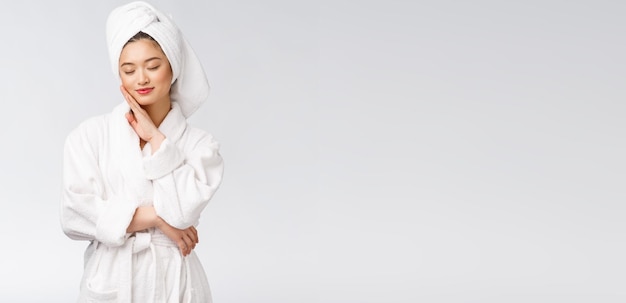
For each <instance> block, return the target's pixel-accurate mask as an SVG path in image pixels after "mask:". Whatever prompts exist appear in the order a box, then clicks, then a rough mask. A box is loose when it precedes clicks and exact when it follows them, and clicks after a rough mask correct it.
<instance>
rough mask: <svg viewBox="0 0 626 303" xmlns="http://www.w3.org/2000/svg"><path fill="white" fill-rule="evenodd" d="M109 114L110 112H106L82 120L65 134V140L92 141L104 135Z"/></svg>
mask: <svg viewBox="0 0 626 303" xmlns="http://www.w3.org/2000/svg"><path fill="white" fill-rule="evenodd" d="M110 115H111V114H110V113H107V114H102V115H98V116H93V117H89V118H87V119H85V120H83V121H82V122H80V123H79V124H78V125H77V126H76V127H75V128H74V129H73V130H72V131H70V133H69V134H68V135H67V139H66V141H77V140H89V141H93V140H95V139H97V138H98V137H100V136H102V135H104V134H105V132H106V125H107V123H108V120H109V117H110Z"/></svg>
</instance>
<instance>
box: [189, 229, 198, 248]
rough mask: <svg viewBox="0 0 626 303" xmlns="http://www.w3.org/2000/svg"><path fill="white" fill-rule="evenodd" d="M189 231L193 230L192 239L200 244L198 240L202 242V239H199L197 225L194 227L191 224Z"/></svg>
mask: <svg viewBox="0 0 626 303" xmlns="http://www.w3.org/2000/svg"><path fill="white" fill-rule="evenodd" d="M189 231H191V239H192V240H193V241H194V242H195V243H196V244H198V242H200V241H199V239H198V231H197V230H196V228H195V227H193V226H191V227H189Z"/></svg>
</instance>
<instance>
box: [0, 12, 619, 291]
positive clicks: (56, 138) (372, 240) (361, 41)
mask: <svg viewBox="0 0 626 303" xmlns="http://www.w3.org/2000/svg"><path fill="white" fill-rule="evenodd" d="M325 2H328V3H325ZM409 2H411V1H384V2H383V1H381V2H380V3H376V2H373V1H322V2H317V1H311V2H301V3H298V2H297V1H251V0H246V1H243V0H242V1H153V2H152V3H153V4H154V5H155V6H157V7H158V8H160V9H162V10H163V11H166V12H169V13H171V14H172V15H173V17H174V19H175V21H176V22H177V23H178V24H179V26H180V27H181V29H182V31H183V32H184V33H185V35H186V37H187V38H188V40H189V41H190V42H191V44H192V45H193V46H194V48H195V50H196V52H197V53H198V54H199V56H200V59H201V61H202V62H203V64H204V65H205V69H206V71H207V75H208V77H209V80H210V82H211V84H212V87H213V91H212V95H211V98H210V99H209V101H208V102H207V103H206V104H205V105H204V106H203V107H202V108H201V109H200V110H199V111H198V112H197V113H196V115H195V116H193V117H192V119H191V122H192V124H194V125H196V126H198V127H201V128H203V129H206V130H208V131H209V132H211V133H213V134H214V135H215V137H216V138H217V139H218V140H219V141H220V142H221V143H222V150H221V152H222V155H223V157H224V159H225V163H226V171H225V176H224V183H223V185H222V187H221V189H220V190H219V191H218V193H217V195H216V196H215V198H214V199H213V200H212V201H211V203H210V204H209V206H208V207H207V209H206V211H205V212H204V214H203V217H202V221H201V225H200V227H199V231H200V237H201V238H200V241H201V243H200V246H199V247H197V248H196V252H197V253H198V254H199V256H200V259H201V260H202V262H203V264H204V266H205V270H206V272H207V275H208V278H209V281H210V283H211V287H212V291H213V296H214V301H215V302H216V303H226V302H244V303H248V302H268V303H269V302H303V303H307V302H337V303H340V302H594V303H595V302H624V301H626V261H625V256H626V228H625V227H626V220H625V219H624V218H625V215H626V204H625V203H624V202H626V199H625V198H626V192H625V190H624V184H625V181H626V162H625V161H624V155H625V152H626V144H625V140H624V138H625V135H626V134H625V131H626V128H625V126H626V120H625V119H624V117H625V114H626V103H625V102H624V96H625V93H626V91H625V87H626V86H625V85H624V80H626V77H625V76H626V75H625V73H626V72H625V71H626V64H625V63H626V62H625V61H626V59H625V58H626V57H625V56H624V54H626V52H625V51H626V43H625V41H626V40H625V39H624V37H625V34H626V19H625V18H624V16H625V15H626V3H624V2H621V1H554V0H550V1H412V4H407V3H409ZM123 3H125V1H106V2H105V1H101V2H96V1H93V2H92V1H77V0H75V1H68V0H64V1H61V0H59V1H43V0H39V1H19V2H17V1H15V2H11V3H10V4H3V6H2V9H0V37H1V38H2V44H1V45H2V46H1V48H0V51H1V53H2V56H0V71H1V73H0V77H1V78H0V80H1V81H0V83H1V84H0V85H1V86H0V87H1V88H2V89H0V102H1V105H2V107H1V109H0V142H2V144H1V146H0V156H1V157H0V201H1V202H2V212H0V232H1V235H2V239H1V242H2V252H1V253H0V256H1V258H0V268H1V269H2V270H1V273H0V285H2V287H1V290H0V301H2V302H72V301H74V300H75V298H76V296H77V293H78V285H79V281H80V276H81V273H82V253H83V250H84V248H85V246H86V243H84V242H77V241H72V240H70V239H69V238H67V237H65V236H64V235H63V233H62V232H61V228H60V224H59V217H58V208H59V199H60V192H61V188H60V187H61V182H60V180H61V165H62V163H61V159H62V148H63V141H64V138H65V136H66V135H67V134H68V132H69V131H70V130H71V129H72V128H74V127H75V126H76V125H78V123H80V121H82V120H84V119H86V118H88V117H91V116H94V115H99V114H103V113H106V112H109V111H110V110H111V109H112V108H113V107H114V106H115V105H116V104H118V103H119V102H122V98H121V97H120V96H119V93H118V90H117V87H118V80H117V78H116V77H115V75H113V74H112V72H111V68H110V65H109V62H108V56H107V48H106V43H105V32H104V27H105V21H106V17H107V15H108V13H109V12H110V11H111V10H112V9H113V8H114V7H116V6H118V5H120V4H123Z"/></svg>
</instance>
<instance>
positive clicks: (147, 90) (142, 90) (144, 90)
mask: <svg viewBox="0 0 626 303" xmlns="http://www.w3.org/2000/svg"><path fill="white" fill-rule="evenodd" d="M153 89H154V87H147V88H140V89H137V90H135V91H136V92H137V93H138V94H140V95H147V94H149V93H150V92H151V91H152V90H153Z"/></svg>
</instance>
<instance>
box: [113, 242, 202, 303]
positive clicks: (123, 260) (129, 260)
mask: <svg viewBox="0 0 626 303" xmlns="http://www.w3.org/2000/svg"><path fill="white" fill-rule="evenodd" d="M155 245H157V246H168V247H174V248H176V249H178V246H177V245H176V244H175V243H174V242H172V241H171V240H170V239H169V238H168V237H167V236H166V235H164V234H163V233H160V232H135V233H134V234H133V235H132V236H130V237H129V238H128V239H127V240H126V242H125V243H124V245H123V246H122V247H121V250H120V263H119V266H120V280H119V283H120V284H119V292H118V295H119V296H118V298H119V302H131V301H132V288H133V255H134V254H136V253H139V252H142V251H144V250H146V249H150V252H151V253H152V270H149V271H148V272H149V275H148V277H147V281H145V282H146V283H152V285H151V286H152V289H153V290H154V294H153V296H152V298H154V301H149V302H166V300H167V298H166V296H165V294H164V293H163V291H164V290H165V287H164V282H165V281H164V279H163V277H162V274H163V273H162V271H163V269H162V268H161V266H160V262H159V260H158V259H157V254H156V250H155V248H154V246H155ZM176 257H178V261H179V264H178V266H176V268H177V271H178V272H177V273H176V275H175V277H180V271H181V269H182V266H185V267H187V266H189V265H188V262H184V260H183V257H182V255H180V254H179V255H177V256H176ZM181 263H184V264H181ZM186 278H187V279H186V280H187V283H191V281H190V272H189V268H186ZM175 281H176V282H175V284H174V285H173V288H172V290H173V292H174V293H173V294H172V296H175V297H176V298H178V296H179V294H178V293H177V292H178V290H179V289H180V284H179V283H180V279H178V278H177V279H175ZM142 282H144V281H142ZM186 289H190V287H186ZM184 297H186V298H189V294H185V296H184ZM177 301H178V299H177Z"/></svg>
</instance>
